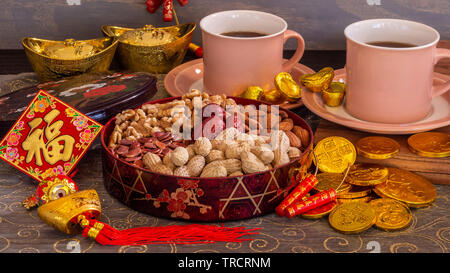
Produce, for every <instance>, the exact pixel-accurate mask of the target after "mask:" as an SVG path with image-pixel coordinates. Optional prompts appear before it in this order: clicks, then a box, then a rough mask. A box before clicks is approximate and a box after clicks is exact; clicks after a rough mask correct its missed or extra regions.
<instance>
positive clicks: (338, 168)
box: [313, 136, 356, 173]
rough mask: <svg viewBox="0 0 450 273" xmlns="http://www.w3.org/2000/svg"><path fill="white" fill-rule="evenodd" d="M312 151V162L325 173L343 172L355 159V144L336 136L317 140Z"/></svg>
mask: <svg viewBox="0 0 450 273" xmlns="http://www.w3.org/2000/svg"><path fill="white" fill-rule="evenodd" d="M314 153H315V155H316V156H315V157H313V160H314V164H316V166H318V168H319V170H320V171H322V172H325V173H343V172H344V171H345V170H346V169H347V167H348V166H349V165H353V163H355V160H356V149H355V146H353V144H352V143H351V142H350V141H349V140H347V139H345V138H343V137H338V136H332V137H327V138H324V139H322V140H321V141H319V142H318V143H317V144H316V147H314ZM316 158H317V162H316Z"/></svg>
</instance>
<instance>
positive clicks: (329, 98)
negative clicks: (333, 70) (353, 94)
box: [322, 82, 345, 107]
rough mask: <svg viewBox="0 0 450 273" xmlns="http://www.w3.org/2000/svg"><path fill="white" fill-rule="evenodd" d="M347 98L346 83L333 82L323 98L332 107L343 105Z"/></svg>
mask: <svg viewBox="0 0 450 273" xmlns="http://www.w3.org/2000/svg"><path fill="white" fill-rule="evenodd" d="M344 96H345V83H343V82H332V83H331V84H330V88H328V89H326V90H323V91H322V98H323V100H324V101H325V104H326V105H328V106H330V107H337V106H339V105H341V104H342V101H343V100H344Z"/></svg>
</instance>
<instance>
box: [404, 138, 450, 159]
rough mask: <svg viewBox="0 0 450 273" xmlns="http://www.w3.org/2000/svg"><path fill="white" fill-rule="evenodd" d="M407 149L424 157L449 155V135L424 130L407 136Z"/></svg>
mask: <svg viewBox="0 0 450 273" xmlns="http://www.w3.org/2000/svg"><path fill="white" fill-rule="evenodd" d="M408 147H409V149H410V150H411V151H412V152H414V153H416V154H418V155H420V156H426V157H447V156H450V136H449V135H448V134H446V133H441V132H425V133H418V134H415V135H412V136H410V137H409V138H408Z"/></svg>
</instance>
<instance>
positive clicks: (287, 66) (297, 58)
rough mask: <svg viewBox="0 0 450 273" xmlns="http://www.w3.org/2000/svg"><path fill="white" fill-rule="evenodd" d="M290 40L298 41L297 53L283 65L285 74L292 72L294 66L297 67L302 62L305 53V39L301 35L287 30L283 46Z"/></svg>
mask: <svg viewBox="0 0 450 273" xmlns="http://www.w3.org/2000/svg"><path fill="white" fill-rule="evenodd" d="M290 38H294V39H296V40H297V50H296V51H295V53H294V56H292V57H291V58H290V59H289V60H288V61H287V62H285V63H284V64H283V71H285V72H289V71H291V69H292V68H293V67H294V65H296V64H297V63H298V62H299V61H300V59H301V58H302V56H303V53H304V52H305V40H303V37H302V36H301V35H300V34H298V33H297V32H295V31H292V30H289V29H288V30H286V31H285V32H284V37H283V44H284V43H286V41H287V40H288V39H290Z"/></svg>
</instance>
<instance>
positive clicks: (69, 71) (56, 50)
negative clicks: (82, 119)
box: [22, 37, 118, 82]
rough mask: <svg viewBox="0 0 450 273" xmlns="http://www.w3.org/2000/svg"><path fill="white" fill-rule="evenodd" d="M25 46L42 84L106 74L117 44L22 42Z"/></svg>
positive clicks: (109, 41)
mask: <svg viewBox="0 0 450 273" xmlns="http://www.w3.org/2000/svg"><path fill="white" fill-rule="evenodd" d="M22 46H23V48H24V49H25V54H26V55H27V58H28V61H29V62H30V64H31V66H32V67H33V70H34V72H36V74H37V76H38V77H39V80H40V81H41V82H48V81H55V80H59V79H61V78H63V77H68V76H74V75H79V74H82V73H87V72H104V71H107V70H108V69H109V66H110V64H111V62H112V60H113V57H114V53H115V51H116V48H117V46H118V40H117V39H116V38H114V37H108V38H99V39H92V40H79V41H76V40H74V39H67V40H64V41H52V40H45V39H39V38H23V39H22Z"/></svg>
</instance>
